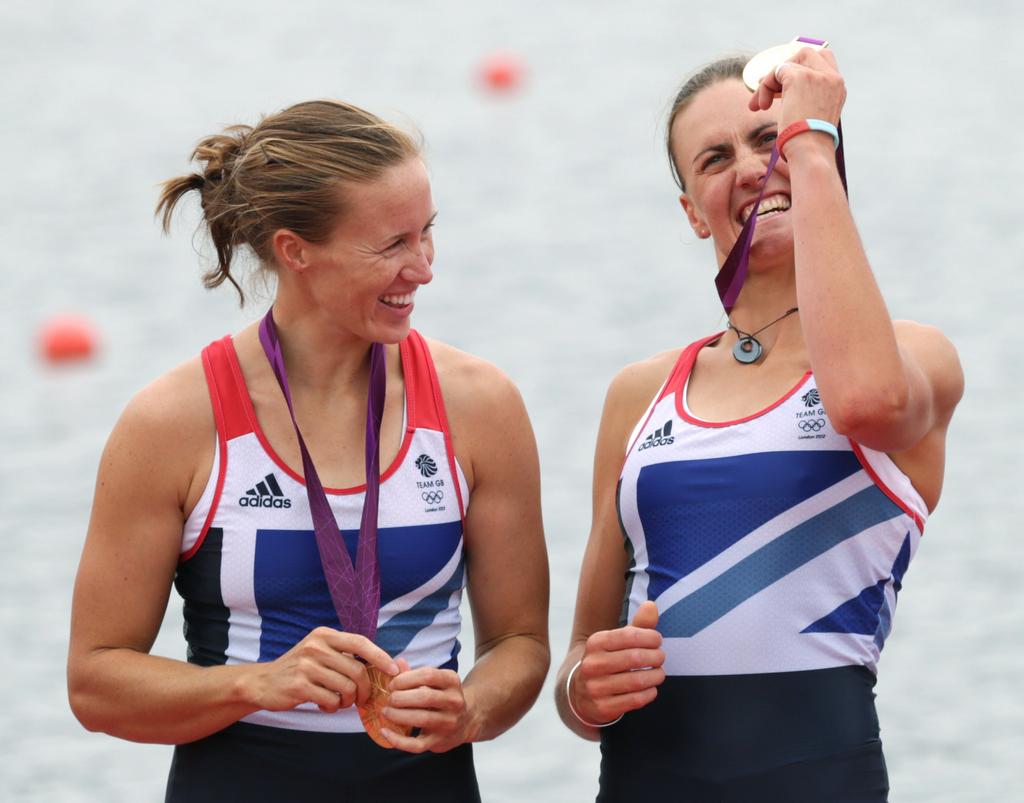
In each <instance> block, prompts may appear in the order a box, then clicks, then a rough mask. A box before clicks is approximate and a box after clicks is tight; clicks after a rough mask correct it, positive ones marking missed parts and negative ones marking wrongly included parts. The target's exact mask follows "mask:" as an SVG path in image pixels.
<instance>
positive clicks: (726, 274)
mask: <svg viewBox="0 0 1024 803" xmlns="http://www.w3.org/2000/svg"><path fill="white" fill-rule="evenodd" d="M797 41H798V42H805V43H806V44H810V45H821V44H822V43H823V42H822V40H821V39H812V38H810V37H806V36H801V37H797ZM755 58H756V57H755ZM836 128H837V129H838V130H839V145H838V146H837V147H836V168H837V169H838V170H839V179H840V181H842V182H843V192H844V193H846V195H847V197H849V195H850V192H849V189H848V188H847V185H846V158H845V156H844V154H843V124H842V122H839V123H838V125H837V126H836ZM778 161H779V149H778V148H775V147H773V148H772V155H771V158H770V159H769V160H768V169H767V170H766V171H765V174H764V178H763V179H762V180H761V192H760V193H758V195H757V200H756V201H755V202H754V208H753V209H752V210H751V212H750V217H748V218H747V222H746V223H744V224H743V228H742V229H741V230H740V236H739V237H737V238H736V243H735V244H734V245H733V247H732V250H731V251H729V256H727V257H726V258H725V262H723V263H722V267H721V269H720V270H719V271H718V275H717V276H715V287H716V288H717V289H718V297H719V298H720V299H721V300H722V306H723V307H725V312H726V314H729V313H731V312H732V308H733V307H734V306H736V299H738V298H739V296H740V290H742V289H743V283H744V282H745V281H746V279H747V267H748V263H749V261H750V246H751V244H752V243H753V242H754V228H755V227H756V226H757V211H758V209H759V208H760V206H761V200H762V199H763V198H764V191H765V188H766V187H767V186H768V178H769V177H770V176H771V174H772V171H773V170H774V169H775V164H776V162H778Z"/></svg>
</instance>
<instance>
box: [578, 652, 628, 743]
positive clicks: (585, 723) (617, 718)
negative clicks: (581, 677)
mask: <svg viewBox="0 0 1024 803" xmlns="http://www.w3.org/2000/svg"><path fill="white" fill-rule="evenodd" d="M582 663H583V659H582V658H580V660H578V661H577V662H576V665H575V666H573V668H572V669H570V670H569V677H567V678H566V679H565V702H566V703H567V704H568V706H569V710H570V711H572V715H573V716H574V717H576V719H578V720H579V721H580V722H581V723H583V724H584V725H586V726H587V727H588V728H607V727H608V726H609V725H614V724H615V723H616V722H618V721H619V720H620V719H622V717H623V716H624V714H619V715H618V716H617V717H616V718H615V719H613V720H612V721H611V722H604V723H600V724H598V723H597V722H587V720H585V719H584V718H583V717H581V716H580V712H579V711H577V710H576V706H574V705H573V704H572V676H573V675H575V674H576V670H577V669H579V668H580V664H582Z"/></svg>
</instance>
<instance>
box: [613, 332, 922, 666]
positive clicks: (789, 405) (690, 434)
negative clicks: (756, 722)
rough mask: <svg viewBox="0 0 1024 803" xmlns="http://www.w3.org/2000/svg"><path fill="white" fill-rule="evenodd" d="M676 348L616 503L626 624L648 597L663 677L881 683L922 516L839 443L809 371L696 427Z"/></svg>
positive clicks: (891, 482) (887, 468) (880, 473)
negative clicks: (866, 675)
mask: <svg viewBox="0 0 1024 803" xmlns="http://www.w3.org/2000/svg"><path fill="white" fill-rule="evenodd" d="M719 337H721V334H718V335H712V336H711V337H707V338H705V339H703V340H701V341H698V342H697V343H694V344H692V345H690V346H689V347H687V348H686V349H684V351H683V353H682V354H681V355H680V357H679V360H678V361H677V363H676V365H675V367H674V368H673V370H672V373H671V374H670V376H669V378H668V380H667V381H666V383H665V385H664V386H663V387H662V389H661V391H660V392H659V394H658V395H657V397H656V398H655V400H654V401H653V402H652V404H651V406H650V407H649V408H648V410H647V412H646V414H645V415H644V417H643V418H642V419H641V421H640V423H639V424H638V425H637V427H636V429H635V430H634V432H633V434H632V436H631V438H630V446H629V449H628V451H627V454H626V458H625V463H624V466H623V469H622V473H621V477H620V483H619V492H618V506H619V515H620V521H621V525H622V530H623V534H624V536H625V540H626V549H627V552H628V553H629V555H630V563H629V570H628V575H627V590H626V601H625V602H626V604H625V605H624V609H623V612H624V615H626V616H628V617H629V618H632V616H633V614H634V613H635V612H636V609H637V608H638V607H639V605H640V603H642V602H643V601H645V600H648V599H651V600H654V601H655V602H656V603H657V605H658V611H659V613H660V619H659V622H658V630H659V631H661V633H662V635H663V636H664V649H665V652H666V655H667V658H666V663H665V669H666V672H667V673H668V674H669V675H731V674H748V673H763V672H787V671H798V670H807V669H822V668H827V667H836V666H848V665H863V666H866V667H868V668H869V669H871V670H872V671H873V672H874V671H877V670H876V665H877V662H878V658H879V653H880V651H881V649H882V646H883V644H884V642H885V639H886V637H887V636H888V634H889V631H890V628H891V626H892V616H893V611H894V609H895V605H896V596H897V593H898V592H899V590H900V587H901V583H902V579H903V574H904V572H905V571H906V569H907V566H908V564H909V562H910V559H911V558H912V557H913V555H914V552H915V551H916V549H917V546H918V543H919V541H920V538H921V534H922V532H923V529H924V522H925V519H926V517H927V508H926V506H925V504H924V502H923V501H922V500H921V497H920V495H919V494H918V493H917V491H916V490H915V489H914V487H913V486H912V485H911V483H910V480H909V479H908V478H907V476H906V475H905V474H904V473H903V472H902V471H900V469H899V468H898V467H897V466H896V465H895V463H893V461H892V460H891V459H890V458H889V457H888V456H887V455H885V454H883V453H880V452H875V451H872V450H870V449H867V448H865V447H863V446H860V445H858V444H856V443H854V442H852V441H851V440H850V439H849V438H846V437H844V436H842V435H839V434H838V433H837V432H836V431H835V430H834V429H833V428H832V425H831V424H830V423H829V420H828V416H827V415H826V414H825V410H824V408H823V407H822V405H821V399H820V396H819V394H818V390H817V387H816V386H815V383H814V377H813V375H812V374H811V373H810V372H808V373H807V374H806V375H805V376H804V377H803V378H802V379H801V380H800V381H799V382H798V383H797V385H796V386H795V387H794V388H792V390H790V391H789V393H787V394H786V395H785V396H784V397H783V398H781V399H779V400H778V401H777V402H775V403H774V404H772V405H771V406H770V407H768V408H766V409H764V410H762V411H760V412H758V413H755V414H754V415H751V416H749V417H747V418H744V419H741V420H737V421H727V422H715V423H711V422H706V421H701V420H699V419H698V418H696V417H695V416H694V415H692V414H691V413H690V411H689V410H688V409H687V407H686V387H687V381H688V378H689V375H690V371H691V369H692V368H693V365H694V362H695V361H696V358H697V352H698V351H699V350H700V349H701V348H702V347H703V346H705V345H706V344H708V343H710V342H711V341H713V340H715V339H717V338H719Z"/></svg>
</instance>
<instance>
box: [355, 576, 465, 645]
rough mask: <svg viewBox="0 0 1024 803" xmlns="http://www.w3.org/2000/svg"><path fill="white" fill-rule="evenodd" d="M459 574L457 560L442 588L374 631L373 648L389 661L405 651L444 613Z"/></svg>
mask: <svg viewBox="0 0 1024 803" xmlns="http://www.w3.org/2000/svg"><path fill="white" fill-rule="evenodd" d="M463 571H464V564H463V562H462V561H461V560H460V561H459V564H458V566H456V567H455V571H453V572H452V576H451V577H449V578H448V580H447V582H445V584H444V585H443V586H441V587H440V588H439V589H437V590H436V591H434V592H433V593H431V594H428V595H427V596H425V597H424V598H423V599H421V600H420V601H419V602H417V603H416V604H415V605H413V606H412V607H411V608H408V609H407V610H404V611H402V612H401V613H396V614H395V615H394V616H392V617H391V618H390V619H388V620H387V621H386V622H385V623H384V624H383V625H382V626H381V627H380V628H378V630H377V635H376V637H375V638H374V641H375V642H376V643H377V645H378V646H379V647H380V648H381V649H383V650H385V651H386V652H387V653H388V654H389V655H391V656H392V657H394V656H396V655H398V654H399V653H401V652H402V651H403V650H405V648H406V647H408V646H409V643H410V642H411V641H412V640H413V639H414V638H416V635H417V634H418V633H419V632H420V631H422V630H423V629H425V628H426V627H427V626H429V625H430V624H431V623H432V622H433V621H434V619H436V618H437V615H438V614H439V613H441V612H442V611H445V610H447V609H448V600H449V599H450V598H451V595H452V593H453V592H454V591H456V590H458V589H459V588H461V587H462V575H463ZM453 657H454V656H453Z"/></svg>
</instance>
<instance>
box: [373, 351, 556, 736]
mask: <svg viewBox="0 0 1024 803" xmlns="http://www.w3.org/2000/svg"><path fill="white" fill-rule="evenodd" d="M432 350H433V351H434V353H435V357H436V359H437V360H438V371H439V374H440V380H441V386H442V388H443V389H444V395H445V401H446V406H447V408H448V415H449V419H450V421H451V427H452V434H453V438H454V441H455V448H456V453H457V454H458V456H459V461H460V463H461V464H462V465H463V467H464V468H465V470H466V474H467V481H468V482H469V483H470V486H471V501H470V504H469V509H468V510H467V513H466V525H465V549H466V566H467V578H468V579H467V590H468V593H469V601H470V606H471V609H472V614H473V628H474V634H475V639H476V661H475V663H474V665H473V668H472V670H471V671H470V672H469V674H468V675H467V676H466V679H465V681H464V682H462V683H460V681H459V678H458V675H457V674H456V673H455V672H452V671H450V670H441V669H431V668H419V669H417V668H413V669H412V670H411V671H408V672H403V673H402V674H401V675H399V676H398V677H397V678H396V679H395V680H394V681H393V682H392V684H391V690H392V696H391V706H393V709H391V710H389V711H388V712H386V713H387V716H389V718H391V719H393V720H394V721H395V722H397V723H401V724H407V725H412V726H414V727H419V728H420V729H421V732H420V734H419V735H418V736H415V737H401V736H397V735H395V734H389V735H388V738H389V739H391V740H392V741H393V743H394V744H395V745H396V746H397V747H400V748H402V749H404V750H408V751H410V752H423V751H426V750H430V751H434V752H443V751H445V750H449V749H451V748H453V747H456V746H458V745H459V744H462V743H463V742H471V741H483V740H486V739H493V738H494V737H496V736H498V735H499V734H501V733H503V732H504V731H506V730H507V729H508V728H510V727H511V726H512V725H513V724H515V723H516V722H517V721H518V720H519V718H520V717H522V716H523V714H525V713H526V711H527V710H528V709H529V708H530V706H531V705H532V704H533V702H534V700H536V698H537V695H538V694H539V693H540V689H541V686H542V685H543V683H544V677H545V675H546V674H547V670H548V666H549V664H550V660H551V656H550V649H549V646H548V560H547V551H546V549H545V546H544V532H543V526H542V523H541V510H540V472H539V466H538V459H537V448H536V444H535V440H534V436H533V430H532V429H531V427H530V422H529V419H528V418H527V415H526V410H525V408H524V406H523V402H522V399H521V397H520V395H519V392H518V391H517V390H516V388H515V386H514V385H513V384H512V382H511V381H509V379H508V378H507V377H506V376H504V374H502V373H501V372H500V371H498V370H497V369H496V368H494V367H493V366H492V365H489V364H487V363H485V362H483V361H481V360H476V359H475V358H471V357H468V356H467V355H463V354H460V353H458V352H455V351H454V350H453V349H448V348H446V347H444V346H441V345H440V344H432Z"/></svg>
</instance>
